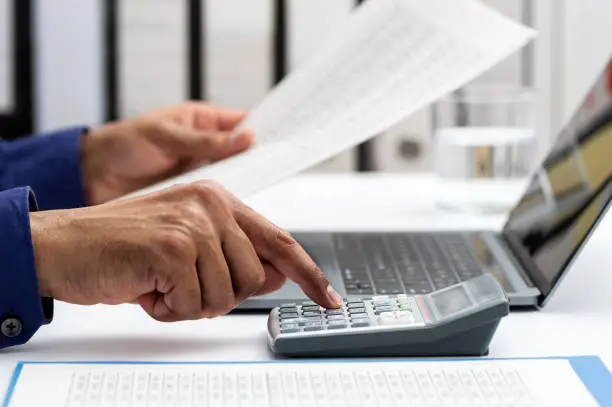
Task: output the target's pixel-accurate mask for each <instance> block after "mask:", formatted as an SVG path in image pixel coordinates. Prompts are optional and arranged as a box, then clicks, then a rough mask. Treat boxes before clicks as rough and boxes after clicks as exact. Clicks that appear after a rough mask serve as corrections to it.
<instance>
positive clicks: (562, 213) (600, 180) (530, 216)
mask: <svg viewBox="0 0 612 407" xmlns="http://www.w3.org/2000/svg"><path fill="white" fill-rule="evenodd" d="M611 180H612V59H611V60H610V62H609V63H608V66H607V67H606V68H605V70H604V71H603V73H602V74H601V75H600V76H599V78H598V79H597V80H596V83H594V84H593V86H592V88H591V89H590V91H589V93H588V95H587V97H586V98H585V100H584V101H583V102H582V104H581V105H580V106H579V108H578V109H577V111H576V113H575V114H574V115H573V117H572V118H571V119H570V120H569V121H568V122H567V124H566V126H565V128H564V129H563V130H562V132H561V133H560V134H559V136H558V138H557V141H556V142H555V145H554V146H553V147H552V149H551V151H550V152H549V154H548V156H547V157H546V158H545V160H544V161H543V163H542V165H541V167H540V168H539V169H538V170H537V171H536V172H535V174H534V176H533V178H532V179H531V182H530V185H529V187H528V188H527V190H526V192H525V194H524V195H523V197H522V198H521V199H520V201H519V202H518V204H517V205H516V206H515V208H514V209H513V210H512V212H511V214H510V217H509V219H508V222H507V224H506V226H505V228H504V232H503V233H504V236H505V237H506V240H507V241H509V243H511V245H512V246H513V248H515V249H517V250H516V251H517V252H518V253H517V256H518V257H519V259H521V258H522V260H523V261H524V262H525V263H526V264H525V265H526V266H527V267H528V268H529V269H530V270H533V271H532V274H535V275H531V277H532V279H533V280H534V283H535V284H536V285H537V286H538V288H539V289H540V290H541V292H542V295H543V296H544V298H546V296H547V295H548V294H549V293H550V292H551V291H552V289H553V288H554V287H555V284H556V283H557V282H558V281H559V279H560V277H561V276H562V274H563V272H564V270H565V269H566V268H567V265H568V263H569V262H570V261H571V260H572V258H573V257H574V255H575V254H576V252H577V251H578V249H579V248H580V246H581V244H582V243H583V242H584V241H585V239H586V238H587V236H588V234H589V232H590V231H591V230H592V228H593V227H594V226H595V224H596V223H597V221H598V219H599V218H600V216H601V215H602V213H603V212H604V211H605V209H606V207H607V205H608V203H609V201H610V198H611V197H612V183H611ZM534 266H535V267H534Z"/></svg>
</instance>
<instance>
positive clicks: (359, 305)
mask: <svg viewBox="0 0 612 407" xmlns="http://www.w3.org/2000/svg"><path fill="white" fill-rule="evenodd" d="M346 306H347V307H348V309H351V308H363V307H365V304H364V303H363V301H352V302H349V303H348V304H347V305H346Z"/></svg>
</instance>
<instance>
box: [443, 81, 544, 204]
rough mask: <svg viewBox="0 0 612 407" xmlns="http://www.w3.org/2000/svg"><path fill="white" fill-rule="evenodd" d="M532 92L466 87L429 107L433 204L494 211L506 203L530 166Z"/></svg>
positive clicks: (514, 197) (512, 198) (515, 194)
mask: <svg viewBox="0 0 612 407" xmlns="http://www.w3.org/2000/svg"><path fill="white" fill-rule="evenodd" d="M533 104H534V97H533V91H532V90H531V89H529V88H525V87H518V86H517V87H515V86H505V85H469V86H466V87H464V88H462V89H460V90H458V91H456V92H454V93H452V94H450V95H448V96H446V97H443V98H442V99H440V100H439V101H438V102H437V103H435V105H434V106H433V109H434V110H433V117H434V119H433V127H434V131H433V137H434V167H435V168H434V172H435V175H436V178H437V185H436V186H437V189H436V200H437V201H436V202H437V204H438V206H439V207H442V208H445V209H450V210H456V211H464V212H475V213H500V212H505V211H507V210H508V209H510V208H511V207H512V205H513V204H514V203H515V202H516V201H517V200H518V198H519V195H520V193H521V192H522V187H523V185H525V184H526V181H527V179H528V177H529V175H530V172H531V171H532V169H533V164H534V158H535V155H534V153H535V151H536V140H535V139H536V137H535V130H534V128H535V123H534V122H535V121H534V106H533Z"/></svg>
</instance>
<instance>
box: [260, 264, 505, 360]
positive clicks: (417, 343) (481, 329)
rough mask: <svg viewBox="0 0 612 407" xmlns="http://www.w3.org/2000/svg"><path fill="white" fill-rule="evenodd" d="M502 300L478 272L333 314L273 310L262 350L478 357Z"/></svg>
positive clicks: (291, 307) (307, 307)
mask: <svg viewBox="0 0 612 407" xmlns="http://www.w3.org/2000/svg"><path fill="white" fill-rule="evenodd" d="M508 313H509V301H508V298H507V296H506V294H505V292H504V290H503V288H502V287H501V286H500V284H499V283H498V281H497V280H496V279H495V278H494V277H493V276H491V275H489V274H485V275H482V276H479V277H477V278H474V279H472V280H467V281H464V282H461V283H459V284H456V285H454V286H451V287H447V288H445V289H442V290H439V291H435V292H433V293H430V294H427V295H413V296H407V295H395V296H377V297H372V298H370V299H366V300H363V301H345V302H344V304H343V307H342V308H341V309H337V310H331V309H330V310H326V309H323V308H321V307H319V306H317V305H316V304H314V303H312V302H306V303H302V304H286V305H283V306H281V307H277V308H274V309H273V310H272V312H271V313H270V315H269V318H268V334H269V335H268V338H269V346H270V349H271V350H272V352H273V353H275V354H277V355H279V356H290V357H300V356H302V357H371V356H482V355H486V354H487V353H488V348H489V343H490V342H491V339H492V338H493V335H494V333H495V331H496V330H497V327H498V325H499V323H500V321H501V319H502V318H503V317H504V316H506V315H508Z"/></svg>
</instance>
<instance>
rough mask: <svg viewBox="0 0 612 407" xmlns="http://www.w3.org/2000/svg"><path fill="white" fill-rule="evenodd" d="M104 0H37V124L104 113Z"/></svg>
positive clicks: (93, 118) (94, 119) (86, 119)
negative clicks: (102, 25) (102, 5)
mask: <svg viewBox="0 0 612 407" xmlns="http://www.w3.org/2000/svg"><path fill="white" fill-rule="evenodd" d="M101 4H102V3H101V2H100V0H36V1H35V2H34V6H35V24H36V28H35V30H36V37H35V39H36V41H35V44H36V45H35V49H36V58H35V63H36V68H35V69H36V72H37V73H38V76H37V80H36V94H37V106H36V128H37V130H39V131H44V130H49V129H54V128H58V127H62V126H69V125H75V124H84V125H93V124H97V123H100V121H101V120H102V118H103V106H104V96H103V95H104V93H103V81H102V78H103V70H102V62H103V60H102V58H103V54H102V29H101V23H102V8H101Z"/></svg>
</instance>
